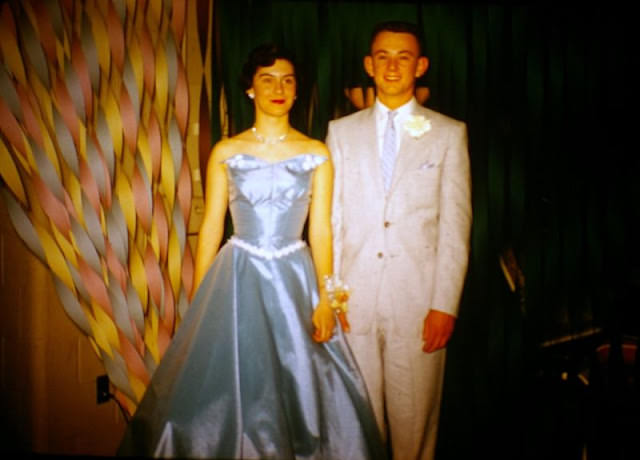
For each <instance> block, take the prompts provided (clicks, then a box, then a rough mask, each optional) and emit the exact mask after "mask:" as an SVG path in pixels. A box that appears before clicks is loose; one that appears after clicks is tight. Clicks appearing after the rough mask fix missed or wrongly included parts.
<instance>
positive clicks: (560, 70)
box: [212, 0, 640, 459]
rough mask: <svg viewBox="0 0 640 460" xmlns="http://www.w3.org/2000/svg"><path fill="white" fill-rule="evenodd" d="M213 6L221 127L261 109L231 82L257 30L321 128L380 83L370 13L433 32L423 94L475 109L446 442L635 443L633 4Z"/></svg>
mask: <svg viewBox="0 0 640 460" xmlns="http://www.w3.org/2000/svg"><path fill="white" fill-rule="evenodd" d="M215 4H216V10H215V18H214V20H215V22H216V28H215V32H214V35H215V40H216V50H217V52H216V55H215V58H214V60H213V61H214V62H213V65H214V67H215V69H214V75H215V76H217V77H218V78H217V80H216V81H215V82H214V108H215V110H214V112H213V114H212V122H213V124H212V132H213V140H214V141H215V140H217V139H219V137H220V135H221V128H220V122H221V117H223V111H220V110H218V107H219V103H220V96H221V94H224V97H225V100H226V108H227V110H228V114H229V132H230V133H231V134H234V133H237V132H239V131H241V130H243V129H246V128H247V127H249V126H251V124H252V122H253V114H252V107H251V105H250V104H249V101H248V100H247V98H246V97H245V96H244V93H243V91H242V88H241V87H240V85H239V84H238V83H237V81H238V76H239V73H240V68H241V66H242V63H243V62H244V59H245V58H246V56H247V54H248V52H249V50H250V49H252V48H253V47H254V46H256V45H257V44H259V43H262V42H265V41H273V42H277V43H280V44H282V45H284V46H285V47H287V48H289V49H290V50H291V51H292V52H293V53H294V55H295V56H296V59H297V61H298V62H297V65H298V71H299V73H300V81H301V82H300V89H299V98H298V101H297V104H296V107H295V110H294V113H293V114H292V122H293V124H294V125H295V126H296V127H297V128H298V129H300V130H302V131H303V132H305V133H307V134H309V135H310V136H312V137H315V138H318V139H324V136H325V134H326V129H327V122H328V121H329V120H331V119H333V118H336V117H338V116H341V115H344V114H347V113H350V112H352V111H354V110H355V108H354V107H353V106H352V105H351V103H350V102H349V101H348V100H347V98H346V97H345V95H344V90H345V88H350V87H354V86H362V87H366V86H370V85H371V81H370V80H369V79H368V77H367V76H366V75H365V73H364V70H363V69H362V58H363V56H364V55H365V53H366V51H367V47H368V42H369V34H370V30H371V28H372V26H373V25H374V24H375V23H376V22H378V21H382V20H389V19H400V20H408V21H412V22H415V23H417V24H419V26H420V27H421V29H422V30H423V32H424V38H425V54H426V55H427V56H428V57H429V59H430V69H429V71H428V72H427V74H426V76H425V77H423V79H422V80H421V81H420V84H421V85H424V86H428V87H429V89H430V94H431V95H430V98H429V99H428V100H427V102H426V104H425V105H427V106H428V107H430V108H433V109H435V110H438V111H440V112H443V113H445V114H447V115H449V116H452V117H454V118H458V119H460V120H463V121H465V122H466V123H467V125H468V128H469V148H470V154H471V164H472V174H473V208H474V223H473V233H472V251H471V259H470V268H469V273H468V277H467V282H466V285H465V291H464V295H463V301H462V306H461V310H460V317H459V319H458V322H457V327H456V331H455V334H454V337H453V339H452V341H451V344H450V346H449V349H448V363H447V373H446V377H445V392H444V397H443V407H442V416H441V429H440V438H439V445H438V458H440V459H459V458H475V457H477V456H479V455H483V454H484V455H488V456H489V457H491V458H510V459H517V458H536V459H537V458H565V459H569V458H576V459H578V458H583V455H588V458H607V459H618V458H631V457H630V456H629V455H630V454H629V453H630V452H632V451H633V452H634V454H635V453H636V452H637V447H636V444H634V442H635V441H633V439H634V438H635V432H636V431H637V427H638V426H640V425H638V414H639V413H640V405H639V404H638V397H637V392H638V390H637V381H638V365H637V362H638V360H635V363H636V364H635V367H634V365H633V358H634V357H635V355H634V353H636V352H634V351H633V350H635V349H634V348H633V345H634V343H635V344H637V337H638V335H639V334H640V314H639V313H638V300H637V299H638V291H639V290H640V289H639V285H640V281H639V278H640V270H639V268H640V264H639V262H638V253H639V251H638V242H637V237H636V234H637V233H638V229H637V227H636V223H637V222H638V213H639V211H638V208H639V206H638V204H637V199H638V197H639V196H640V194H639V193H638V192H639V186H638V183H639V181H638V172H639V170H640V168H639V167H638V166H639V164H638V163H639V162H638V155H637V153H636V152H637V147H636V146H634V145H633V144H632V143H631V137H632V134H633V133H634V130H635V129H636V128H635V123H634V124H632V120H634V119H635V117H634V116H633V114H632V113H631V107H632V104H631V100H632V98H633V96H635V93H636V91H637V88H636V87H633V86H632V83H631V78H632V76H635V74H634V73H633V71H632V67H634V64H635V62H634V61H635V58H636V56H637V49H636V47H635V45H634V44H633V43H634V42H635V40H634V41H632V39H633V36H632V30H631V26H632V20H631V18H632V16H633V15H632V14H631V10H630V9H627V8H622V7H621V6H617V5H613V4H611V5H608V4H606V3H601V4H597V5H595V6H587V5H586V4H585V5H582V6H581V5H576V6H574V7H571V8H569V7H561V6H554V5H551V4H547V5H544V6H523V5H520V6H506V5H472V4H471V5H461V4H454V5H444V4H433V3H426V2H406V3H385V2H364V1H342V2H339V1H289V2H286V1H275V0H274V1H242V0H230V1H223V0H218V1H216V2H215ZM634 108H635V104H634ZM507 254H512V255H513V257H514V259H515V261H516V262H517V263H518V265H519V268H520V270H521V272H522V274H523V275H524V285H522V284H520V285H518V283H516V286H515V291H512V290H511V289H510V288H509V285H508V284H507V281H506V278H505V276H504V274H503V271H502V270H501V266H500V263H499V259H500V256H501V255H502V256H505V255H507ZM607 347H608V348H607ZM607 352H608V353H607ZM623 352H624V353H623ZM634 379H635V380H634ZM634 427H635V428H634ZM638 458H640V457H638Z"/></svg>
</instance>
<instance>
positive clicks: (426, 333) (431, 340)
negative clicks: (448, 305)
mask: <svg viewBox="0 0 640 460" xmlns="http://www.w3.org/2000/svg"><path fill="white" fill-rule="evenodd" d="M455 324H456V317H455V316H452V315H449V314H447V313H444V312H441V311H438V310H429V313H428V314H427V317H426V318H425V319H424V329H423V330H422V340H424V345H423V346H422V351H424V352H425V353H431V352H434V351H436V350H439V349H441V348H444V347H446V346H447V343H448V342H449V339H450V338H451V334H453V328H454V326H455Z"/></svg>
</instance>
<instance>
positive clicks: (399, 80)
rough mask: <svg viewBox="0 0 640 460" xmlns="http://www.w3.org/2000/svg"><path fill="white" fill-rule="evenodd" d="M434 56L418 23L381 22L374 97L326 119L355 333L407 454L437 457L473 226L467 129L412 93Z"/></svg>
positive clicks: (356, 348) (395, 441) (374, 55)
mask: <svg viewBox="0 0 640 460" xmlns="http://www.w3.org/2000/svg"><path fill="white" fill-rule="evenodd" d="M428 65H429V61H428V59H427V58H426V57H425V56H423V55H422V53H421V47H420V39H419V34H418V32H417V28H416V27H415V26H414V25H412V24H407V23H399V22H390V23H384V24H381V25H379V26H377V27H376V29H375V31H374V33H373V34H372V39H371V46H370V55H368V56H366V57H365V59H364V67H365V69H366V71H367V73H368V74H369V75H370V76H371V77H372V78H373V81H374V83H375V87H376V102H375V104H374V105H373V107H370V108H366V109H364V110H360V111H359V112H356V113H354V114H352V115H349V116H347V117H344V118H342V119H340V120H337V121H333V122H331V123H330V124H329V134H328V137H327V144H328V146H329V149H330V150H331V153H332V156H333V161H334V167H335V170H336V180H335V189H334V212H333V224H334V240H335V241H334V251H335V273H337V274H339V275H340V276H341V277H342V278H343V279H344V281H345V282H346V283H347V284H348V285H349V286H350V288H351V291H352V292H351V298H350V300H349V322H350V324H351V333H350V334H349V335H348V341H349V344H350V345H351V348H352V350H353V352H354V354H355V357H356V360H357V361H358V364H359V366H360V369H361V371H362V373H363V375H364V378H365V382H366V384H367V387H368V390H369V394H370V397H371V400H372V404H373V407H374V412H375V415H376V420H377V422H378V425H379V426H380V429H381V431H382V433H383V434H384V435H385V436H387V435H386V431H387V427H386V424H387V423H388V430H389V433H390V438H391V439H390V442H391V447H392V451H393V456H394V458H395V459H402V460H406V459H414V458H421V459H430V458H433V455H434V451H435V444H436V436H437V427H438V418H439V410H440V399H441V394H442V382H443V373H444V365H445V349H444V347H445V346H446V344H447V342H448V340H449V338H450V336H451V334H452V332H453V328H454V324H455V318H456V315H457V311H458V304H459V300H460V296H461V293H462V288H463V284H464V278H465V274H466V269H467V262H468V253H469V233H470V227H471V196H470V195H471V192H470V170H469V155H468V152H467V135H466V126H465V125H464V123H462V122H459V121H456V120H453V119H451V118H448V117H446V116H444V115H442V114H440V113H437V112H434V111H432V110H429V109H426V108H424V107H421V106H420V105H419V104H418V103H417V102H416V100H415V97H414V89H415V84H416V79H417V78H419V77H420V76H422V75H423V74H424V73H425V72H426V71H427V68H428ZM389 112H393V113H394V114H395V115H389Z"/></svg>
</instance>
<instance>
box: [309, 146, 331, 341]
mask: <svg viewBox="0 0 640 460" xmlns="http://www.w3.org/2000/svg"><path fill="white" fill-rule="evenodd" d="M322 154H323V155H326V156H327V157H328V161H325V162H324V163H322V164H321V165H320V166H318V167H317V168H316V170H315V172H314V174H313V183H312V189H311V206H310V209H309V244H310V246H311V255H312V257H313V264H314V267H315V270H316V277H317V279H318V291H319V294H320V301H319V302H318V305H317V306H316V309H315V310H314V313H313V318H312V320H313V325H314V326H315V332H314V334H313V338H314V340H316V341H317V342H325V341H327V340H329V339H330V338H331V336H332V335H333V329H334V327H335V316H334V312H333V310H332V309H331V307H330V305H329V298H328V294H327V290H326V287H325V282H324V279H325V276H331V274H332V273H333V242H332V231H331V206H332V196H333V164H332V163H331V160H330V157H329V152H328V151H327V149H326V147H325V146H324V145H322Z"/></svg>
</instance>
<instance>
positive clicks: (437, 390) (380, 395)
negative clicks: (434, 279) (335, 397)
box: [347, 305, 446, 460]
mask: <svg viewBox="0 0 640 460" xmlns="http://www.w3.org/2000/svg"><path fill="white" fill-rule="evenodd" d="M393 307H394V306H393V305H380V308H378V309H377V312H376V316H375V320H374V324H373V327H372V328H371V331H370V332H369V333H366V334H354V333H349V334H347V340H348V342H349V345H350V347H351V349H352V351H353V353H354V355H355V358H356V361H357V362H358V365H359V367H360V371H361V372H362V375H363V377H364V380H365V383H366V385H367V390H368V392H369V396H370V399H371V403H372V406H373V410H374V413H375V416H376V421H377V423H378V426H379V427H380V431H381V433H382V434H383V437H384V438H385V439H387V440H388V438H389V435H390V438H391V439H390V441H391V448H392V452H393V459H394V460H411V459H420V460H431V459H433V458H434V455H435V447H436V440H437V434H438V420H439V417H440V400H441V396H442V384H443V380H444V368H445V356H446V350H445V349H442V350H438V351H436V352H434V353H425V352H424V351H422V345H423V341H422V336H421V334H420V335H418V336H416V335H415V334H406V333H401V331H398V330H397V328H394V327H393V320H392V315H391V313H392V312H391V311H390V310H391V308H393ZM395 307H396V308H398V307H400V306H399V305H396V306H395ZM423 319H424V318H423ZM387 425H388V426H387ZM387 428H388V431H387Z"/></svg>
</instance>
